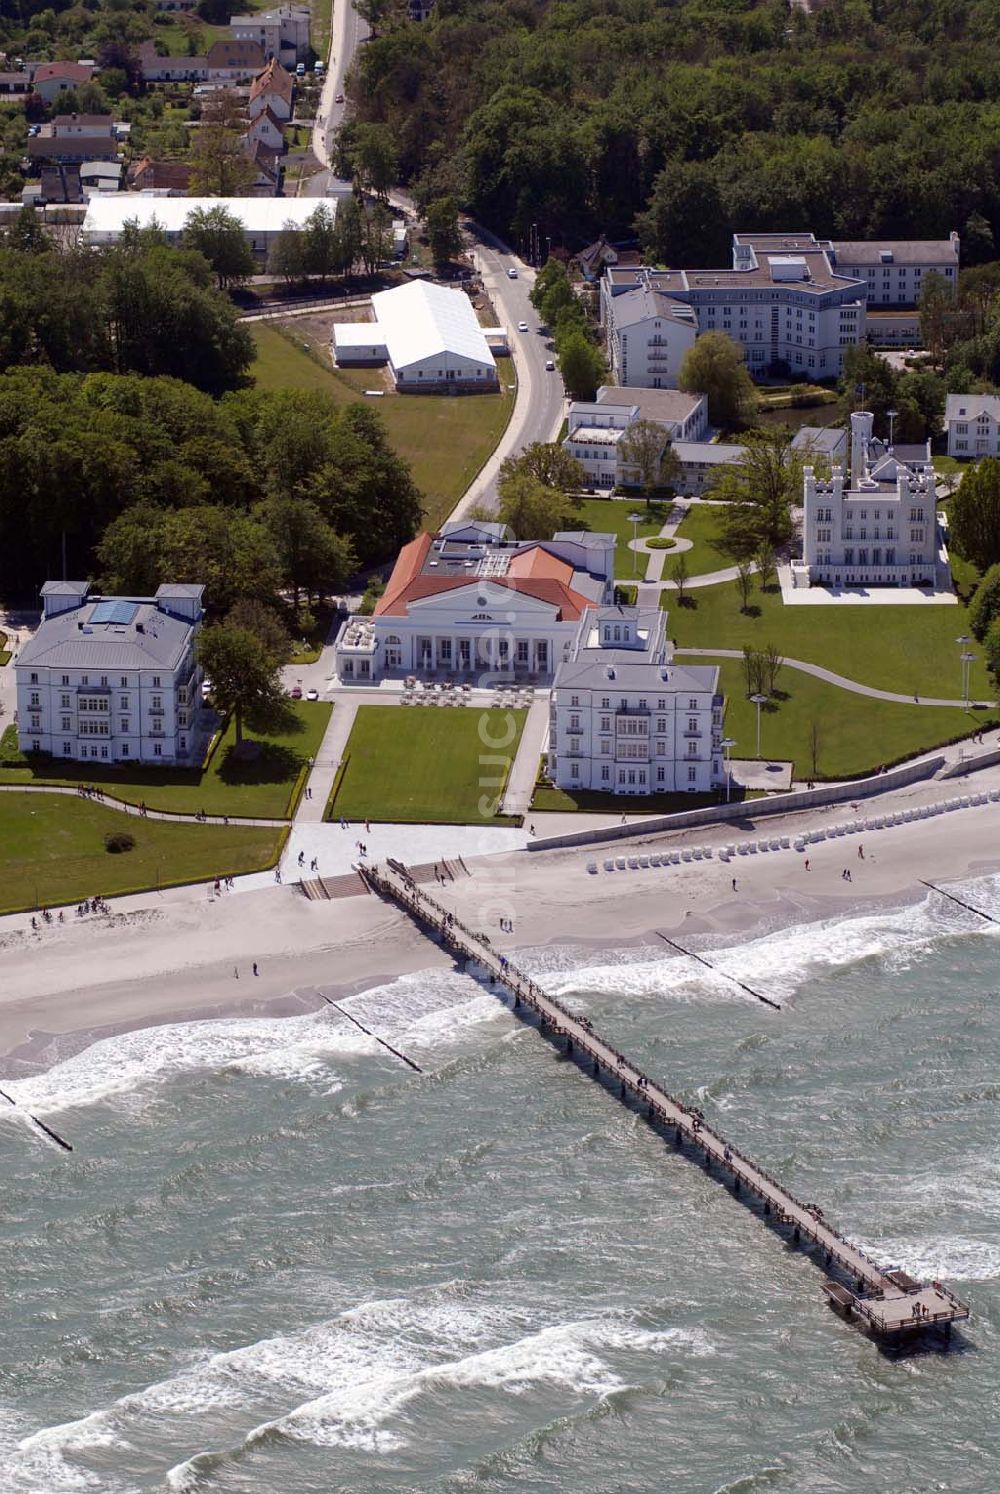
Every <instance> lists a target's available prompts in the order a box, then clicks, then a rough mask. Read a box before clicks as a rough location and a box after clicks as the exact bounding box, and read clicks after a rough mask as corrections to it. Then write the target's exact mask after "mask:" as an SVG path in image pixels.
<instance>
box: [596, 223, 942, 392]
mask: <svg viewBox="0 0 1000 1494" xmlns="http://www.w3.org/2000/svg"><path fill="white" fill-rule="evenodd" d="M958 255H959V244H958V236H957V234H952V235H951V237H950V238H949V239H946V240H940V241H938V240H934V241H927V242H924V241H910V242H908V241H900V242H892V243H888V242H887V243H844V244H837V243H833V242H831V241H829V240H825V239H817V238H816V237H815V235H814V234H812V233H743V234H740V233H738V234H734V235H733V255H732V260H733V262H732V266H731V267H729V268H724V269H718V270H655V269H649V268H643V267H640V268H638V269H635V268H630V269H627V268H619V267H618V266H616V265H610V266H609V267H608V268H607V269H606V270H605V272H604V275H603V276H602V278H601V321H602V323H603V325H604V328H605V333H606V337H607V345H608V355H609V358H610V361H611V366H612V368H613V370H614V373H615V377H616V379H617V381H618V383H620V384H645V385H647V386H650V387H652V388H655V389H658V388H664V389H668V388H671V387H672V386H675V385H676V383H677V375H678V373H679V371H680V366H681V362H682V360H683V357H684V354H685V353H686V352H687V350H688V348H689V347H691V345H692V344H693V343H694V341H695V339H696V338H697V337H699V336H700V335H701V334H702V333H703V332H710V331H722V332H725V333H726V334H727V335H728V336H729V337H731V338H732V339H733V341H734V342H737V343H739V344H740V346H741V347H742V348H743V349H744V351H745V353H746V361H747V366H748V368H749V370H750V372H751V373H752V374H762V373H766V372H767V371H768V370H769V369H772V368H774V367H775V366H778V367H782V366H784V367H785V368H787V369H789V370H790V371H791V374H792V376H793V377H796V378H815V379H833V378H836V377H837V376H838V375H839V374H840V372H841V365H842V362H843V355H844V348H845V347H849V346H853V345H854V344H856V343H859V342H862V341H864V338H865V316H866V310H867V307H868V306H872V307H873V308H877V307H888V306H893V307H897V306H898V307H902V306H912V305H913V304H914V302H915V301H916V298H917V296H918V295H919V293H920V287H921V284H922V282H923V279H924V277H925V276H926V275H927V274H929V273H930V272H931V271H932V270H933V271H936V272H938V273H939V274H941V275H942V276H943V277H944V278H945V279H946V280H947V281H948V283H949V284H951V285H955V284H956V283H957V277H958Z"/></svg>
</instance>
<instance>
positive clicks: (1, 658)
mask: <svg viewBox="0 0 1000 1494" xmlns="http://www.w3.org/2000/svg"><path fill="white" fill-rule="evenodd" d="M9 663H10V649H9V648H8V647H7V634H6V633H0V668H2V667H3V666H4V664H9Z"/></svg>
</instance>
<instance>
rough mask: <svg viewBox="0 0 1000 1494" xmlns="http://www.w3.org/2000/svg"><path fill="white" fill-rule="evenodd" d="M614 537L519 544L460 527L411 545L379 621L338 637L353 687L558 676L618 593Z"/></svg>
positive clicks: (354, 624) (491, 526)
mask: <svg viewBox="0 0 1000 1494" xmlns="http://www.w3.org/2000/svg"><path fill="white" fill-rule="evenodd" d="M615 543H616V537H615V535H613V534H590V533H589V532H585V531H575V530H574V531H566V532H563V533H559V534H556V535H555V536H554V537H553V538H552V539H551V540H544V541H539V540H516V539H513V538H512V537H511V533H510V530H509V529H508V528H507V527H506V525H503V524H495V523H481V522H475V521H463V520H455V521H453V522H451V523H448V524H445V525H444V526H443V527H442V529H441V531H440V533H439V534H434V535H431V534H421V535H420V536H418V538H417V539H415V540H412V541H411V542H410V544H408V545H404V546H403V549H402V550H401V551H400V553H399V558H398V559H397V561H396V564H395V567H394V568H393V572H392V575H391V576H390V577H389V581H388V584H387V585H386V588H385V591H384V592H383V594H382V596H381V597H380V598H379V600H378V602H377V603H376V606H375V612H374V614H373V616H371V617H362V616H360V615H356V616H353V617H350V618H348V620H347V622H345V623H344V625H343V627H342V628H341V630H340V633H339V634H338V636H337V641H336V672H337V675H338V676H339V678H340V679H341V680H342V681H344V682H345V683H348V684H350V683H356V682H358V681H365V682H368V681H371V680H374V679H380V678H381V677H382V676H383V675H386V674H393V673H395V674H402V675H407V674H414V675H421V676H433V675H434V674H444V675H452V676H455V677H465V678H466V679H469V680H472V679H473V678H475V677H477V676H483V675H489V676H491V677H499V678H504V679H516V678H520V679H535V680H547V679H549V678H550V676H551V674H552V671H553V669H554V668H555V666H556V664H557V663H559V661H560V660H561V659H563V658H566V657H568V654H569V650H570V648H571V645H572V642H573V639H574V637H575V635H576V631H577V627H578V624H579V621H580V618H581V617H582V616H583V613H584V612H585V611H586V609H587V608H588V607H593V606H603V605H605V604H606V603H608V602H610V601H611V600H612V599H613V595H614V561H615Z"/></svg>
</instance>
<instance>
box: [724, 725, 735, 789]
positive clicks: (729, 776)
mask: <svg viewBox="0 0 1000 1494" xmlns="http://www.w3.org/2000/svg"><path fill="white" fill-rule="evenodd" d="M735 746H736V738H735V737H723V739H722V750H723V752H724V753H725V756H726V803H727V804H728V803H729V790H730V788H731V787H732V782H733V769H732V764H731V763H730V761H729V749H730V748H731V747H735Z"/></svg>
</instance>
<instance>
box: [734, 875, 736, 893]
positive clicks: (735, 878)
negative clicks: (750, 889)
mask: <svg viewBox="0 0 1000 1494" xmlns="http://www.w3.org/2000/svg"><path fill="white" fill-rule="evenodd" d="M733 891H734V892H735V891H736V878H735V877H734V878H733Z"/></svg>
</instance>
